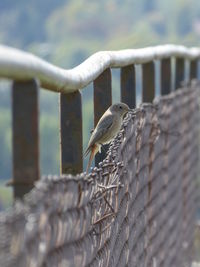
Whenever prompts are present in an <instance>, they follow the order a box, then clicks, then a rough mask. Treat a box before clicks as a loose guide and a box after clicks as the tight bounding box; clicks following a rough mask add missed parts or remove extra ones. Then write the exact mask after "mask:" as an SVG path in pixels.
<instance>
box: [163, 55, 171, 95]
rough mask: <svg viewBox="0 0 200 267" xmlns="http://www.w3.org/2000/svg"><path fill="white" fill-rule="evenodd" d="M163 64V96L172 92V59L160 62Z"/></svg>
mask: <svg viewBox="0 0 200 267" xmlns="http://www.w3.org/2000/svg"><path fill="white" fill-rule="evenodd" d="M160 64H161V92H160V93H161V95H167V94H169V93H170V91H171V58H165V59H162V60H161V61H160Z"/></svg>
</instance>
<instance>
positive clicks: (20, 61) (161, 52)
mask: <svg viewBox="0 0 200 267" xmlns="http://www.w3.org/2000/svg"><path fill="white" fill-rule="evenodd" d="M168 57H183V58H185V59H189V60H193V59H197V58H200V49H199V48H186V47H184V46H179V45H162V46H155V47H148V48H142V49H127V50H121V51H102V52H97V53H95V54H93V55H92V56H90V57H89V58H88V59H86V60H85V61H84V62H83V63H81V64H80V65H78V66H77V67H75V68H73V69H69V70H65V69H62V68H59V67H57V66H55V65H52V64H50V63H48V62H46V61H44V60H42V59H40V58H39V57H36V56H34V55H32V54H30V53H26V52H23V51H20V50H17V49H14V48H10V47H7V46H0V77H3V78H9V79H12V80H15V81H23V80H30V79H32V78H35V79H38V80H39V82H40V85H41V87H43V88H46V89H49V90H51V91H55V92H62V93H71V92H74V91H77V90H79V89H81V88H83V87H85V86H87V85H88V84H89V83H90V82H92V81H94V80H95V79H96V78H97V77H98V76H99V75H100V74H101V73H102V72H103V71H104V70H105V69H107V68H109V67H110V68H117V67H118V68H121V67H124V66H128V65H130V64H142V63H147V62H150V61H152V60H156V59H163V58H168ZM66 60H67V58H66Z"/></svg>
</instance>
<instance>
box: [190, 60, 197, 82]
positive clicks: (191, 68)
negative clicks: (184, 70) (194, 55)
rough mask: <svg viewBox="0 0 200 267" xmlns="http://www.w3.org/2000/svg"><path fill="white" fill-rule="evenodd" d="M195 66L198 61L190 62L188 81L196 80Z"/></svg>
mask: <svg viewBox="0 0 200 267" xmlns="http://www.w3.org/2000/svg"><path fill="white" fill-rule="evenodd" d="M197 65H198V61H197V60H196V59H194V60H191V61H190V79H191V80H192V79H197Z"/></svg>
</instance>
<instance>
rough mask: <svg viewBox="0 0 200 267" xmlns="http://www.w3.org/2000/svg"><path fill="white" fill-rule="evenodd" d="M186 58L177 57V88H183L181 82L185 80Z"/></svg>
mask: <svg viewBox="0 0 200 267" xmlns="http://www.w3.org/2000/svg"><path fill="white" fill-rule="evenodd" d="M184 71H185V59H184V58H176V76H175V90H177V89H179V88H181V83H182V82H183V81H184Z"/></svg>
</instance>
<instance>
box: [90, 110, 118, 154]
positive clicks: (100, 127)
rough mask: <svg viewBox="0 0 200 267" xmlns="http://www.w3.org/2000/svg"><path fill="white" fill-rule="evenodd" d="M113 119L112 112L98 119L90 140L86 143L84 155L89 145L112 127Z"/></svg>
mask: <svg viewBox="0 0 200 267" xmlns="http://www.w3.org/2000/svg"><path fill="white" fill-rule="evenodd" d="M113 121H114V120H113V115H112V114H109V115H106V116H105V117H102V118H101V119H100V121H99V122H98V124H97V126H96V128H95V129H94V131H93V133H92V135H91V137H90V141H89V143H88V147H87V149H86V152H85V155H87V154H88V153H89V151H90V147H91V146H93V145H94V144H95V143H96V142H98V141H99V140H100V139H101V137H102V136H103V135H104V134H105V133H106V132H107V131H108V130H109V129H110V128H111V127H112V124H113Z"/></svg>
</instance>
